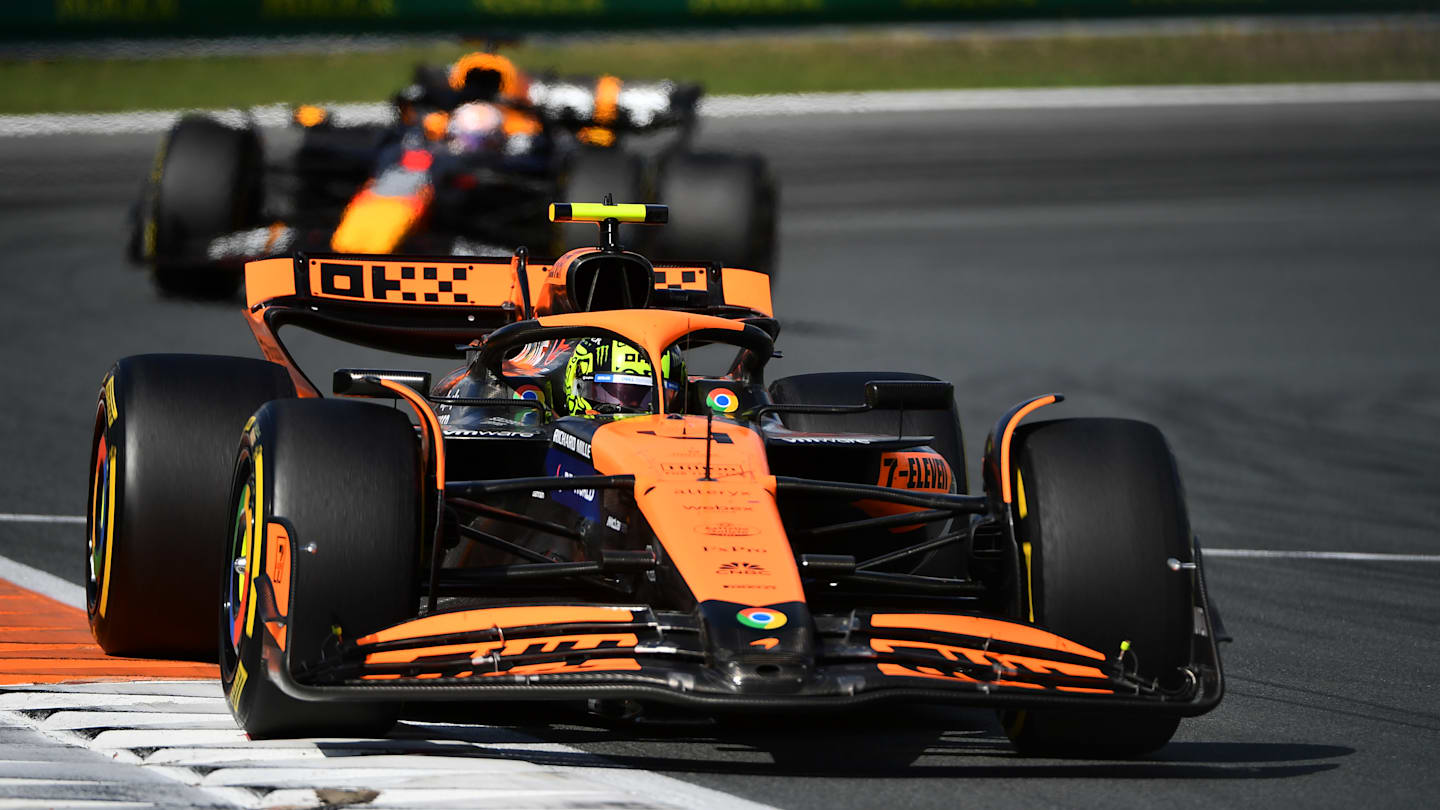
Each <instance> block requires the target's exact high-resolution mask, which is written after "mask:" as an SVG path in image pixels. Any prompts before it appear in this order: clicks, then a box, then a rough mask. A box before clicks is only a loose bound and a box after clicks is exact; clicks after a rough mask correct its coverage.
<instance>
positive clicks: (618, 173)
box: [555, 147, 650, 256]
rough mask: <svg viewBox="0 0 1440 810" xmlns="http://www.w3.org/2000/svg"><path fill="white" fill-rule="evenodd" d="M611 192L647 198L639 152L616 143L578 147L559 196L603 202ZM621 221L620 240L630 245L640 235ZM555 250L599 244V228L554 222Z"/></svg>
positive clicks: (621, 197)
mask: <svg viewBox="0 0 1440 810" xmlns="http://www.w3.org/2000/svg"><path fill="white" fill-rule="evenodd" d="M606 194H610V195H612V196H613V197H614V198H615V202H617V203H635V202H645V201H646V200H649V199H650V195H649V188H648V186H647V184H646V182H645V162H644V161H643V160H641V159H640V157H639V156H638V155H634V154H631V153H629V152H626V151H625V150H624V149H621V148H619V147H616V148H612V149H595V148H587V149H581V150H579V151H578V152H576V153H575V154H574V155H572V156H571V157H570V162H569V165H568V166H567V167H566V170H565V177H564V179H563V180H562V181H561V195H560V196H561V199H563V200H568V201H572V202H604V200H605V195H606ZM639 227H641V226H635V225H622V226H621V227H620V244H621V245H625V246H627V247H633V246H634V245H635V243H637V241H636V240H638V239H640V238H641V234H640V233H639V232H638V231H637V228H639ZM555 240H556V249H555V253H556V255H557V256H558V255H559V254H561V253H564V252H565V251H567V250H574V249H575V248H580V247H595V246H596V245H599V244H600V236H599V231H598V230H597V229H596V228H595V227H594V226H587V225H556V226H555Z"/></svg>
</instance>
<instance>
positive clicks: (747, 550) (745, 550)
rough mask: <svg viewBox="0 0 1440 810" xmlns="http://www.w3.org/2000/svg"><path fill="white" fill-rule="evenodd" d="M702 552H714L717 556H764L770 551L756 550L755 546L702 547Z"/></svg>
mask: <svg viewBox="0 0 1440 810" xmlns="http://www.w3.org/2000/svg"><path fill="white" fill-rule="evenodd" d="M700 550H701V551H712V552H715V553H717V554H764V553H765V552H766V551H767V550H768V549H763V548H755V547H753V546H731V545H724V546H701V547H700Z"/></svg>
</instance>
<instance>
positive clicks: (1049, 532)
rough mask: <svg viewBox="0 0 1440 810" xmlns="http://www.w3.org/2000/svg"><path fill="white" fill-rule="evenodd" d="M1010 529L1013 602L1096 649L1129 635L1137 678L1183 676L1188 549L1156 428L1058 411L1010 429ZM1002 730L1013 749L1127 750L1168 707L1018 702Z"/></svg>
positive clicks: (1166, 733) (1155, 740)
mask: <svg viewBox="0 0 1440 810" xmlns="http://www.w3.org/2000/svg"><path fill="white" fill-rule="evenodd" d="M1012 447H1013V448H1014V450H1015V453H1014V457H1015V459H1016V462H1015V468H1016V473H1015V479H1014V481H1012V484H1013V486H1014V492H1015V508H1016V512H1017V515H1016V517H1017V526H1016V533H1017V536H1018V538H1019V540H1020V542H1021V544H1022V554H1023V556H1024V557H1025V559H1027V560H1028V566H1027V568H1028V582H1027V583H1026V585H1027V587H1025V588H1024V591H1023V594H1022V604H1021V610H1022V612H1023V613H1026V614H1028V615H1026V616H1022V618H1030V619H1033V620H1034V621H1035V622H1036V623H1038V624H1040V625H1041V626H1044V627H1046V628H1047V629H1049V630H1051V631H1053V632H1055V633H1058V634H1060V635H1062V636H1064V637H1066V638H1069V639H1074V640H1075V641H1078V642H1080V643H1082V644H1084V645H1086V646H1088V647H1090V648H1092V649H1095V650H1098V651H1100V652H1103V653H1105V654H1106V655H1107V656H1112V657H1113V656H1116V655H1117V654H1119V652H1120V649H1121V645H1122V643H1123V642H1129V650H1130V651H1129V652H1128V653H1126V654H1125V655H1126V659H1127V663H1128V664H1130V665H1131V667H1132V668H1133V669H1134V671H1135V672H1136V675H1137V676H1138V677H1139V678H1141V679H1142V680H1146V681H1158V682H1159V684H1160V686H1162V687H1164V688H1170V689H1173V688H1176V687H1177V686H1179V685H1181V684H1182V683H1183V680H1184V673H1183V672H1182V670H1181V668H1182V667H1184V666H1185V665H1186V664H1187V663H1188V660H1189V659H1188V656H1189V651H1190V636H1191V632H1192V622H1193V620H1194V616H1193V610H1192V591H1191V589H1192V583H1191V576H1190V574H1189V572H1188V571H1173V570H1171V569H1170V568H1169V566H1168V565H1167V563H1166V561H1167V558H1175V559H1178V560H1184V561H1188V560H1190V559H1192V556H1191V554H1192V552H1191V548H1192V545H1193V544H1192V539H1191V534H1190V523H1189V518H1188V517H1187V514H1186V509H1185V503H1184V498H1183V494H1182V489H1181V485H1180V478H1179V474H1178V472H1177V470H1176V467H1175V462H1174V457H1173V456H1172V455H1171V452H1170V448H1169V446H1168V445H1167V444H1166V442H1165V439H1164V437H1163V436H1162V435H1161V434H1160V431H1158V430H1157V429H1156V428H1154V427H1153V426H1151V425H1148V424H1145V423H1143V422H1135V421H1129V420H1123V419H1066V420H1058V421H1051V422H1038V423H1035V424H1032V425H1025V426H1022V427H1020V428H1019V429H1017V430H1016V432H1015V437H1014V441H1013V444H1012ZM1005 722H1006V731H1007V733H1008V734H1009V736H1010V738H1011V741H1012V742H1014V744H1015V746H1016V748H1017V749H1018V750H1019V751H1020V752H1021V753H1024V754H1033V755H1061V756H1088V757H1128V756H1137V755H1140V754H1144V753H1147V752H1149V751H1152V750H1154V749H1156V748H1159V747H1161V746H1163V745H1164V744H1165V743H1166V742H1168V741H1169V739H1170V737H1171V735H1173V734H1174V732H1175V729H1176V726H1177V725H1178V723H1179V719H1178V716H1177V715H1174V714H1165V713H1146V712H1135V711H1130V712H1116V711H1105V710H1101V711H1094V712H1085V711H1055V710H1045V711H1028V710H1027V711H1019V712H1008V713H1006V716H1005Z"/></svg>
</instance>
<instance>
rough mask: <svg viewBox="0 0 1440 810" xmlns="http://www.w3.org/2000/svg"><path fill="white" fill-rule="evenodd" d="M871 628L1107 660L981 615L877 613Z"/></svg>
mask: <svg viewBox="0 0 1440 810" xmlns="http://www.w3.org/2000/svg"><path fill="white" fill-rule="evenodd" d="M870 625H871V626H872V627H890V628H904V629H909V630H929V631H931V632H934V633H958V634H959V635H963V636H974V637H976V638H993V639H995V640H996V641H1009V642H1012V643H1015V644H1026V645H1029V646H1031V647H1043V648H1045V649H1048V650H1058V651H1060V652H1067V653H1071V654H1073V655H1080V656H1084V657H1085V658H1094V659H1096V660H1097V661H1104V660H1105V656H1104V655H1103V654H1102V653H1098V652H1095V651H1094V650H1092V649H1090V648H1089V647H1084V646H1081V645H1079V644H1076V643H1075V642H1073V641H1070V640H1068V639H1065V638H1061V637H1060V636H1057V635H1055V634H1054V633H1049V632H1046V631H1044V630H1041V629H1039V628H1038V627H1029V626H1027V625H1023V624H1015V623H1013V622H1005V621H999V620H996V619H983V618H980V617H979V616H947V615H945V614H941V613H877V614H875V615H874V616H871V617H870Z"/></svg>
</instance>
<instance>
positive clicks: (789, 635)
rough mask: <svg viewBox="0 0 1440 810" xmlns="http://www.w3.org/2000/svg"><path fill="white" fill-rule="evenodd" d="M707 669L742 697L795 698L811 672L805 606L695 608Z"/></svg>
mask: <svg viewBox="0 0 1440 810" xmlns="http://www.w3.org/2000/svg"><path fill="white" fill-rule="evenodd" d="M699 612H700V623H701V628H702V630H701V632H702V638H703V640H704V643H705V653H706V661H707V664H708V666H709V667H710V668H711V669H712V670H713V671H714V672H715V673H716V674H717V675H718V676H719V678H720V679H721V680H722V681H724V682H725V684H726V685H727V686H728V687H729V688H731V689H734V690H735V691H736V692H740V693H742V694H756V695H773V694H787V693H793V692H798V691H800V690H801V689H803V688H804V686H805V685H806V684H807V683H808V682H809V681H810V678H811V676H812V674H813V672H814V666H815V630H814V627H813V625H812V622H811V620H810V611H809V609H808V608H807V607H806V606H805V603H804V602H784V603H781V604H777V605H767V606H764V607H746V606H745V605H741V604H736V603H734V602H722V601H708V602H704V603H702V604H701V605H700V611H699Z"/></svg>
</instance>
